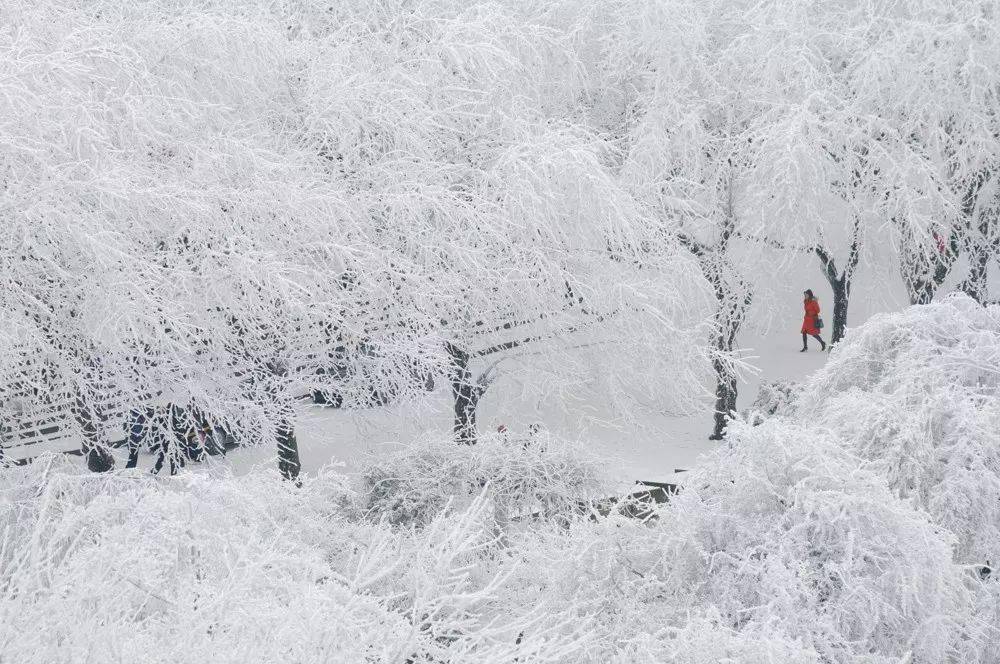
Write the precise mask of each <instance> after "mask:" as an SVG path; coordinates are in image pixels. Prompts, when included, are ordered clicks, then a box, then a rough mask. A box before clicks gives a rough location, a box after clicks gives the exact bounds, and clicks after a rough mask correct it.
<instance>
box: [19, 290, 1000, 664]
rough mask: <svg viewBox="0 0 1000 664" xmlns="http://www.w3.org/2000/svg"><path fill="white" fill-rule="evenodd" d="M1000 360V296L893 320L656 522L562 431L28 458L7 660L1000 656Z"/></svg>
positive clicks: (877, 325)
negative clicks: (125, 466)
mask: <svg viewBox="0 0 1000 664" xmlns="http://www.w3.org/2000/svg"><path fill="white" fill-rule="evenodd" d="M998 359H1000V311H998V310H997V309H996V308H992V309H984V308H982V307H979V306H978V305H976V304H974V303H972V302H971V301H970V300H968V299H967V298H964V297H955V298H949V299H947V300H945V301H943V302H940V303H936V304H932V305H927V306H922V307H914V308H910V309H907V310H905V311H902V312H899V313H893V314H886V315H882V316H879V317H877V318H875V319H873V320H872V321H870V322H869V323H868V324H867V325H865V326H863V327H861V328H859V329H856V330H855V331H854V332H853V333H852V334H851V335H850V336H849V337H848V339H847V340H846V341H845V343H844V344H843V345H842V346H841V347H838V348H837V349H835V350H834V352H833V353H832V354H831V356H830V360H829V363H828V364H827V366H826V367H824V368H823V369H822V370H821V371H819V372H818V373H817V374H816V376H815V377H813V378H812V379H810V380H809V381H807V382H806V384H805V385H804V386H803V389H802V392H801V396H800V399H799V400H798V402H797V403H796V405H795V407H794V408H793V409H791V410H790V411H789V412H787V413H784V414H780V415H777V416H774V417H771V418H767V419H765V420H764V421H763V422H762V423H761V424H760V425H759V426H751V425H749V424H747V423H743V422H739V421H738V422H736V423H735V424H734V425H733V426H732V430H731V432H730V435H729V437H728V439H727V441H726V443H724V444H722V445H719V446H718V447H717V448H716V449H715V450H713V451H712V452H711V453H709V454H707V455H706V456H705V457H704V458H703V459H702V460H701V462H700V463H699V464H697V466H696V467H695V468H693V469H692V470H691V471H690V474H689V476H688V477H687V478H686V479H687V481H686V486H685V487H684V489H683V490H682V491H681V492H680V493H679V494H678V495H676V496H674V497H673V498H672V499H671V501H670V502H669V503H668V504H666V505H664V506H660V507H658V508H655V509H654V510H653V513H652V518H647V519H645V520H641V519H638V518H630V517H629V516H628V515H627V514H628V512H627V511H626V510H625V509H624V508H623V509H621V510H616V509H615V508H614V507H613V506H608V505H607V504H602V503H600V502H596V503H595V502H593V498H592V497H593V496H594V495H599V492H600V491H602V490H605V489H603V488H602V486H601V484H600V480H599V478H600V475H601V471H602V470H603V465H602V463H603V462H602V460H601V459H600V458H594V457H593V455H588V454H586V453H585V451H584V453H581V452H580V451H579V450H577V449H576V448H574V446H573V445H571V444H566V443H563V442H560V441H559V440H558V439H557V438H548V437H545V436H541V438H546V439H545V444H544V445H542V446H539V445H537V444H536V443H537V442H538V441H527V440H524V439H522V438H518V437H512V438H510V439H509V440H505V439H504V438H503V437H502V436H498V435H488V436H484V440H483V441H482V444H480V445H476V446H453V444H452V443H451V442H450V441H448V440H447V438H445V439H443V440H439V441H437V442H435V443H432V444H429V445H424V446H418V447H413V448H410V449H405V450H401V451H396V452H391V453H386V454H383V455H382V456H381V459H379V460H376V461H375V462H373V463H371V464H368V465H366V466H365V467H363V468H362V469H361V477H362V480H361V481H354V480H352V479H351V478H350V477H348V476H345V475H343V474H340V473H338V472H334V471H332V470H331V469H330V468H327V469H325V470H320V471H318V472H317V473H315V474H313V475H310V476H307V477H305V478H304V479H303V482H302V484H301V485H300V486H296V485H295V483H292V482H288V481H281V480H280V479H279V476H278V474H277V473H276V472H275V471H274V470H273V469H255V470H251V471H248V472H247V473H245V474H244V475H243V476H234V475H232V474H231V473H229V472H227V470H226V469H225V468H215V469H209V470H208V472H200V473H182V474H181V475H179V476H176V477H172V478H171V477H153V476H150V475H148V474H147V473H144V472H135V471H124V472H113V473H106V474H93V473H87V472H86V471H83V470H82V469H81V468H80V466H79V464H77V463H73V462H71V461H68V460H66V459H64V458H60V457H50V458H48V459H43V460H41V461H39V462H37V463H35V464H31V465H30V466H28V467H23V468H8V469H5V470H3V471H2V472H3V473H4V476H3V480H4V481H3V482H2V483H0V487H2V489H0V531H2V532H3V533H4V535H3V542H2V544H3V545H2V546H0V659H2V660H3V661H16V662H23V663H25V664H35V663H39V664H41V663H43V662H44V663H46V664H48V663H50V662H77V661H92V662H111V661H143V662H150V663H153V662H185V663H186V662H205V661H213V662H254V663H256V662H274V661H294V662H305V663H312V662H316V663H318V662H338V663H339V662H343V663H345V664H346V663H348V662H352V663H353V662H365V661H368V662H404V661H411V662H425V663H428V664H429V663H430V662H456V663H457V662H470V663H471V662H477V663H482V664H500V663H501V662H504V663H506V662H514V661H520V662H560V663H561V662H566V663H567V664H568V663H570V662H572V663H574V664H576V663H591V662H593V663H595V664H596V663H597V662H612V663H616V664H624V663H625V662H629V663H640V664H653V663H654V662H675V663H678V664H709V663H713V664H715V663H718V662H740V663H741V664H743V663H746V664H765V663H773V662H794V663H800V662H801V663H803V664H805V663H810V664H819V663H820V662H831V663H837V664H900V663H902V662H914V663H915V662H928V663H935V664H937V663H940V664H945V663H950V662H963V663H971V664H991V663H995V662H996V661H998V658H1000V651H998V644H1000V631H998V628H997V625H998V624H1000V582H998V580H997V575H996V574H995V572H994V571H993V570H992V569H991V568H990V564H989V563H987V560H995V558H992V557H990V558H987V559H986V560H984V559H983V558H984V557H985V556H995V555H996V547H997V543H998V538H997V535H996V532H995V531H994V530H990V529H989V528H988V527H986V528H983V527H982V526H988V525H989V523H990V522H991V521H990V520H993V522H995V520H996V517H997V513H996V504H997V499H998V497H1000V491H998V487H1000V459H998V457H997V452H996V451H997V450H998V449H1000V438H998V436H1000V433H998V431H1000V428H998V427H997V426H996V424H997V422H996V418H997V416H998V413H1000V383H998V381H997V377H998V376H1000V366H998V365H997V361H998ZM906 404H911V405H913V407H912V408H910V409H907V408H905V407H901V406H904V405H906ZM928 422H929V423H930V424H931V426H924V424H926V423H928ZM872 434H875V435H872ZM512 442H513V443H520V444H511V443H512ZM910 455H912V458H913V459H915V460H927V461H928V463H910V462H909V461H910ZM963 497H964V500H963ZM632 514H635V512H632ZM645 514H646V515H648V514H649V512H648V506H647V511H646V513H645ZM977 527H978V531H977Z"/></svg>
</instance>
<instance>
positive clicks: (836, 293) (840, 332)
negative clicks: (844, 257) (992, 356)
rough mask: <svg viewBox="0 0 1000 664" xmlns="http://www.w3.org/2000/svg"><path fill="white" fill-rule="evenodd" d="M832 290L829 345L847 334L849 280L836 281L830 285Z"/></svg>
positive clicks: (849, 297) (849, 295) (849, 298)
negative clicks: (831, 321)
mask: <svg viewBox="0 0 1000 664" xmlns="http://www.w3.org/2000/svg"><path fill="white" fill-rule="evenodd" d="M830 288H832V289H833V329H832V332H831V337H830V343H832V344H835V343H837V342H838V341H840V340H841V339H843V338H844V333H845V332H847V305H848V304H849V303H850V301H851V282H850V280H849V279H837V280H835V281H833V282H831V283H830Z"/></svg>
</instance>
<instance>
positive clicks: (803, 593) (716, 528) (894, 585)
mask: <svg viewBox="0 0 1000 664" xmlns="http://www.w3.org/2000/svg"><path fill="white" fill-rule="evenodd" d="M730 435H731V436H732V438H733V444H732V447H731V448H729V449H724V450H722V451H720V452H719V453H717V454H715V455H714V456H713V457H711V458H710V459H709V460H708V461H706V463H705V464H703V466H701V467H699V468H698V469H696V470H695V471H693V472H692V474H691V476H690V477H689V478H688V483H687V489H686V490H685V491H684V492H682V493H681V494H680V495H678V496H677V497H676V498H675V500H674V504H673V505H672V507H671V509H670V510H669V511H668V512H667V513H666V514H665V515H664V518H663V520H662V526H663V529H664V537H663V542H662V546H663V547H664V550H665V556H666V557H667V559H668V560H669V561H670V562H669V569H668V571H669V575H668V576H667V577H665V580H664V589H663V592H664V593H665V594H667V595H668V596H672V597H674V598H675V599H676V601H677V603H678V605H679V606H691V605H694V606H702V607H713V608H714V609H716V610H718V612H719V615H720V616H721V618H722V619H723V620H724V622H723V625H724V626H726V627H728V628H732V629H738V630H740V631H741V632H750V633H754V632H759V631H762V630H767V629H769V627H770V626H772V625H778V626H780V629H781V630H782V631H783V632H784V633H785V634H786V635H787V636H788V638H789V639H797V640H801V641H802V642H803V643H806V644H808V645H809V646H810V647H811V648H813V649H814V650H815V651H816V652H817V653H818V654H819V655H820V661H828V662H861V661H896V659H893V658H901V657H904V656H905V655H906V654H907V653H908V652H912V653H913V655H915V656H916V657H917V659H918V661H934V662H943V661H948V658H949V657H950V656H952V655H953V654H954V653H955V652H958V651H959V650H960V648H961V647H962V646H963V644H964V643H965V641H966V639H967V638H968V636H969V635H968V633H967V631H966V623H967V621H968V620H969V619H970V618H971V613H972V606H973V600H972V593H971V591H970V590H969V589H968V588H967V587H966V585H965V583H966V575H965V573H964V571H963V570H962V569H961V567H960V566H958V565H956V564H954V563H953V561H952V551H951V547H952V546H953V544H954V539H953V537H952V536H951V535H950V534H949V533H948V532H947V531H944V530H942V529H941V528H940V527H938V526H936V525H935V524H934V523H933V522H931V520H930V519H929V518H927V517H926V516H925V515H924V514H923V513H921V512H919V511H916V510H914V509H913V508H912V507H911V506H910V505H909V504H907V503H906V502H904V501H902V500H899V499H897V498H895V497H893V496H892V495H891V494H890V492H889V490H888V489H887V487H886V486H885V482H884V480H883V479H882V478H881V477H880V476H879V475H878V474H877V473H876V472H874V471H873V470H871V469H866V468H864V467H862V462H861V461H860V460H859V459H857V458H856V457H854V456H853V455H852V454H851V453H850V452H849V451H848V450H846V449H844V447H843V446H842V445H840V444H839V442H838V441H837V440H836V439H835V438H834V437H832V436H831V435H830V434H829V433H827V432H823V431H822V430H817V429H814V428H810V427H806V426H799V425H795V424H791V423H787V422H784V421H781V420H778V419H771V420H768V421H767V422H765V423H764V424H762V425H761V426H759V427H756V428H750V427H747V426H745V425H734V427H733V430H732V432H731V434H730ZM873 653H878V654H879V655H881V656H882V657H884V658H885V659H879V658H875V657H871V654H873Z"/></svg>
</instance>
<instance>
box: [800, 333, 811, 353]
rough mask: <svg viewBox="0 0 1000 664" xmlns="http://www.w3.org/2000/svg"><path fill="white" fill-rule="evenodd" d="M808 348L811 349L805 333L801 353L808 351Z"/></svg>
mask: <svg viewBox="0 0 1000 664" xmlns="http://www.w3.org/2000/svg"><path fill="white" fill-rule="evenodd" d="M807 350H809V344H808V342H807V341H806V335H804V334H803V335H802V350H800V351H799V352H800V353H804V352H806V351H807Z"/></svg>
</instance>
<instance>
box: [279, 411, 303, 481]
mask: <svg viewBox="0 0 1000 664" xmlns="http://www.w3.org/2000/svg"><path fill="white" fill-rule="evenodd" d="M277 434H278V435H277V438H278V472H280V473H281V476H282V477H283V478H285V479H286V480H293V481H296V482H297V481H298V478H299V473H300V472H301V471H302V461H301V460H300V459H299V441H298V439H297V438H296V437H295V428H294V427H293V425H292V421H291V418H290V417H284V418H282V419H281V421H280V422H279V423H278V432H277Z"/></svg>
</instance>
